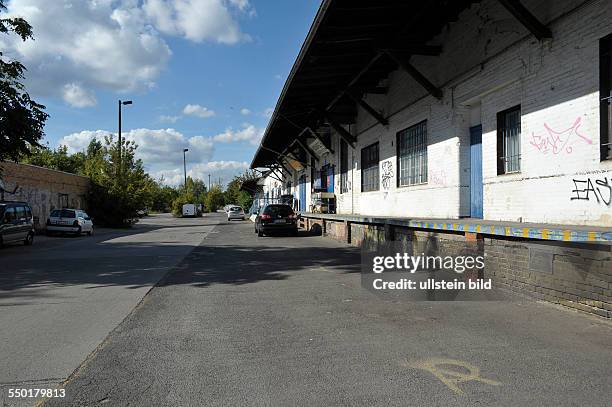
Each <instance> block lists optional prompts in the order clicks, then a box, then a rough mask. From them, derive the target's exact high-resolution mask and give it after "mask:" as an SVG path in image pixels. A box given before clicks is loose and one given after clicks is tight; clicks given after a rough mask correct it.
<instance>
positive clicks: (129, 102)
mask: <svg viewBox="0 0 612 407" xmlns="http://www.w3.org/2000/svg"><path fill="white" fill-rule="evenodd" d="M131 104H132V101H131V100H124V101H121V100H119V132H118V134H119V140H118V142H119V160H118V162H117V169H118V173H119V174H118V175H119V176H121V147H122V146H121V106H125V105H131Z"/></svg>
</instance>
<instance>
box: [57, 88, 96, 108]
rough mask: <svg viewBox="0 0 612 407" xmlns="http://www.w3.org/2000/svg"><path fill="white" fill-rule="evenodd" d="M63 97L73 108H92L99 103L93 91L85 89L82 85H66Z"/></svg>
mask: <svg viewBox="0 0 612 407" xmlns="http://www.w3.org/2000/svg"><path fill="white" fill-rule="evenodd" d="M62 97H63V99H64V101H65V102H66V103H68V104H69V105H70V106H73V107H79V108H81V107H91V106H95V105H96V104H97V103H98V101H97V100H96V96H95V95H94V93H93V92H92V91H90V90H87V89H83V87H82V86H81V85H78V84H76V83H67V84H66V85H64V88H63V89H62Z"/></svg>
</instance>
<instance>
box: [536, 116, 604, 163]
mask: <svg viewBox="0 0 612 407" xmlns="http://www.w3.org/2000/svg"><path fill="white" fill-rule="evenodd" d="M580 126H582V117H578V118H577V119H576V121H574V124H573V125H572V126H571V127H569V128H568V129H565V130H563V131H555V130H553V129H551V128H550V126H549V125H548V124H546V123H544V128H545V129H546V132H547V134H546V135H545V136H536V135H535V134H534V133H531V140H530V141H529V144H531V145H532V146H534V147H535V148H537V149H538V151H540V152H541V153H542V154H547V153H548V152H549V151H552V153H553V154H559V153H560V152H562V151H565V152H566V153H567V154H571V153H572V151H573V147H572V146H573V144H574V143H575V142H576V141H578V140H582V141H583V142H585V143H587V144H593V140H591V139H590V138H588V137H586V136H584V135H582V134H580V132H578V129H579V128H580Z"/></svg>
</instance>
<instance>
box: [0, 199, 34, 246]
mask: <svg viewBox="0 0 612 407" xmlns="http://www.w3.org/2000/svg"><path fill="white" fill-rule="evenodd" d="M15 242H20V243H23V244H25V245H26V246H29V245H31V244H32V243H34V217H33V216H32V208H30V205H28V204H27V203H25V202H4V201H0V247H2V245H4V244H5V243H15Z"/></svg>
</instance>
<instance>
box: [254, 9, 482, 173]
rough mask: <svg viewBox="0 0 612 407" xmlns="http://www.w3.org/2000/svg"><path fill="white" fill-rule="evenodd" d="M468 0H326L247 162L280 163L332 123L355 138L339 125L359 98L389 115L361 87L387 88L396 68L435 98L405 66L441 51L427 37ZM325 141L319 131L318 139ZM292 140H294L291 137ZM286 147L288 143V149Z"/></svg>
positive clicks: (420, 77) (421, 77)
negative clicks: (383, 82) (383, 84)
mask: <svg viewBox="0 0 612 407" xmlns="http://www.w3.org/2000/svg"><path fill="white" fill-rule="evenodd" d="M477 2H478V1H473V0H472V1H470V0H428V1H419V2H414V1H406V0H376V1H371V0H323V2H322V4H321V6H320V8H319V11H318V12H317V15H316V17H315V20H314V22H313V24H312V26H311V28H310V31H309V32H308V36H307V37H306V40H305V41H304V44H303V45H302V48H301V50H300V53H299V55H298V57H297V59H296V61H295V63H294V65H293V68H292V69H291V72H290V73H289V77H288V78H287V81H286V82H285V86H284V87H283V90H282V93H281V95H280V97H279V99H278V102H277V104H276V108H275V110H274V113H273V115H272V118H271V119H270V122H269V124H268V127H267V128H266V132H265V134H264V137H263V139H262V141H261V144H260V147H259V148H258V150H257V152H256V153H255V157H254V158H253V161H252V163H251V168H256V167H265V166H272V165H277V164H278V159H279V155H280V156H281V157H282V156H283V155H284V154H287V152H289V151H291V149H300V148H301V147H300V143H293V142H294V141H295V138H297V137H298V135H299V136H300V137H301V138H307V137H316V136H317V135H316V134H313V133H312V132H310V131H304V129H305V128H310V129H312V130H314V131H316V132H317V133H319V130H318V129H321V126H325V127H327V128H329V126H331V127H332V128H334V130H336V131H337V132H339V133H340V135H341V136H342V137H343V138H345V140H347V141H348V142H354V140H352V139H351V137H352V136H351V135H350V134H348V132H345V131H344V130H343V128H342V127H341V125H343V124H349V123H353V122H354V120H355V116H356V105H357V104H359V105H361V106H362V107H363V108H364V109H365V110H366V111H368V112H369V113H370V114H371V115H373V116H374V117H375V118H376V120H378V121H379V122H381V123H383V124H386V123H385V122H386V119H385V118H384V117H380V114H379V113H378V112H376V111H375V110H374V109H371V108H370V110H371V111H370V110H368V108H369V106H368V105H367V104H365V106H364V102H363V100H362V98H363V95H364V94H366V93H384V92H385V89H381V88H380V87H378V85H379V83H380V81H381V80H382V79H384V78H386V77H387V76H388V75H389V73H390V72H392V71H394V70H396V69H397V68H398V67H401V68H403V69H404V70H406V72H408V73H409V74H410V75H411V76H412V77H413V78H414V79H415V80H416V81H417V82H418V83H419V84H421V85H422V86H423V87H424V88H425V89H426V90H427V91H428V92H430V93H431V94H432V95H433V96H435V97H440V96H441V92H440V91H439V90H438V89H437V88H436V86H435V85H434V84H432V83H431V82H429V81H428V79H427V78H426V73H421V72H418V71H417V70H416V69H414V67H412V65H410V57H411V56H412V55H438V54H439V53H440V52H441V49H440V47H439V46H435V45H431V44H430V41H431V39H432V38H433V37H435V36H436V35H437V34H438V33H439V32H440V31H441V29H442V28H443V27H444V25H446V24H447V23H449V22H451V21H455V20H456V19H457V16H458V15H459V13H460V12H461V11H463V10H464V9H466V8H467V7H469V6H470V5H471V4H472V3H477ZM322 141H323V142H324V141H325V140H324V138H323V139H322ZM292 143H293V144H292ZM290 146H291V148H289V147H290Z"/></svg>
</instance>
